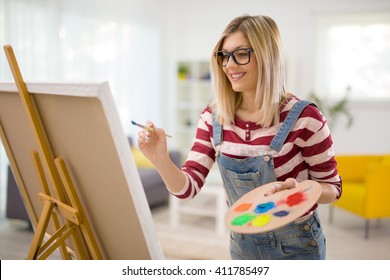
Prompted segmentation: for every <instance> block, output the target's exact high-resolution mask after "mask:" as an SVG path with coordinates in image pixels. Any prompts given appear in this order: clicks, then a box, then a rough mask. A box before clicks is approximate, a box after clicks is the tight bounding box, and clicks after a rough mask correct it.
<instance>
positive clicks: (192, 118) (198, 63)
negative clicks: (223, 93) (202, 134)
mask: <svg viewBox="0 0 390 280" xmlns="http://www.w3.org/2000/svg"><path fill="white" fill-rule="evenodd" d="M176 69H177V71H179V69H180V70H181V71H183V72H185V74H183V73H180V74H179V73H178V72H176V73H175V75H176V87H175V94H176V95H175V98H174V104H173V111H174V116H175V117H174V119H175V120H176V123H175V127H174V130H175V132H174V133H175V134H176V135H178V137H177V142H176V148H177V149H179V150H180V151H181V152H182V153H183V154H184V155H186V154H188V152H189V150H188V149H189V148H191V145H192V142H193V137H194V136H195V134H196V127H197V125H198V122H199V116H200V114H201V113H202V111H203V110H204V108H205V107H206V106H207V104H208V103H209V102H210V101H211V100H212V98H213V95H212V91H211V80H210V64H209V61H208V60H180V61H178V62H177V66H176ZM183 76H185V78H182V77H183ZM205 77H206V78H205Z"/></svg>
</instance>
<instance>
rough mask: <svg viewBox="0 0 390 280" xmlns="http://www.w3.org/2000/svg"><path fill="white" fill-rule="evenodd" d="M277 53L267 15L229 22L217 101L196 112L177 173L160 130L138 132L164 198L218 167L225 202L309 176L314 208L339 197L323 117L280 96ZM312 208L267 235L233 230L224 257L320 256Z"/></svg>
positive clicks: (185, 195) (219, 52)
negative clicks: (317, 191)
mask: <svg viewBox="0 0 390 280" xmlns="http://www.w3.org/2000/svg"><path fill="white" fill-rule="evenodd" d="M281 48H282V47H281V40H280V34H279V31H278V27H277V25H276V24H275V22H274V21H273V20H272V19H271V18H269V17H267V16H248V15H245V16H241V17H238V18H235V19H234V20H233V21H232V22H230V24H229V25H228V26H227V27H226V29H225V31H224V32H223V34H222V36H221V38H220V39H219V41H218V42H217V44H216V46H215V49H214V52H213V55H212V58H211V66H212V79H213V82H214V86H215V92H216V99H215V102H214V103H213V104H210V105H209V106H207V107H206V108H205V110H204V111H203V112H202V114H201V115H200V119H199V123H198V127H197V132H196V139H195V141H194V144H193V147H192V149H191V151H190V152H189V155H188V158H187V160H186V162H185V164H184V166H183V167H182V168H181V169H178V168H177V167H176V166H175V165H174V164H173V163H172V161H171V160H170V158H169V156H168V153H167V145H166V138H165V136H164V131H163V130H162V129H156V130H155V132H153V133H151V132H148V131H145V130H143V131H140V132H139V137H138V145H139V148H140V149H141V151H142V152H143V153H144V155H145V156H146V157H147V158H148V159H149V160H150V161H151V162H152V163H153V164H154V166H155V167H156V169H157V170H158V171H159V173H160V174H161V176H162V178H163V180H164V181H165V183H166V186H167V188H168V190H169V191H170V192H171V194H173V195H175V196H177V197H178V198H181V199H190V198H193V197H194V196H195V195H196V194H198V193H199V192H200V191H201V189H202V186H203V184H204V182H205V179H206V177H207V174H208V173H209V170H210V168H211V167H212V165H213V164H214V163H215V162H217V164H218V166H219V169H220V172H221V176H222V179H223V183H224V188H225V190H226V194H227V200H228V203H229V205H232V204H233V203H234V202H235V201H236V200H237V199H239V198H240V197H241V196H242V195H244V194H245V193H247V192H249V191H251V190H253V189H254V188H256V187H261V186H262V185H264V184H266V183H270V182H275V181H277V182H278V183H276V184H275V186H274V187H271V188H269V189H268V190H267V195H271V194H272V193H275V192H277V191H283V190H285V189H290V188H294V187H296V185H297V182H301V181H303V180H307V179H310V180H315V181H317V182H319V183H320V184H321V187H322V193H321V196H320V198H319V199H318V202H317V203H331V202H333V201H335V200H337V199H338V198H339V197H340V195H341V179H340V177H339V175H338V173H337V169H336V166H337V164H336V162H335V159H334V152H333V148H332V145H333V143H332V139H331V135H330V132H329V129H328V126H327V124H326V120H325V118H324V117H323V116H322V114H321V112H320V111H319V110H318V108H317V107H316V106H314V105H311V104H310V103H309V102H304V101H301V100H299V99H298V98H297V97H296V96H294V95H292V94H291V93H288V92H286V90H285V87H284V69H283V58H282V54H281ZM148 125H150V126H151V127H154V125H153V123H151V122H149V123H148ZM317 206H318V204H316V205H314V206H313V208H312V209H311V210H310V211H308V212H307V213H306V214H305V215H304V216H302V217H300V218H299V219H298V220H296V221H294V222H292V223H290V224H288V225H286V226H284V227H282V228H279V229H276V230H274V231H271V232H267V233H262V234H237V233H233V232H232V233H231V242H230V252H231V257H232V258H233V259H324V258H325V250H326V249H325V237H324V235H323V232H322V229H321V225H320V221H319V217H318V214H317V211H316V208H317Z"/></svg>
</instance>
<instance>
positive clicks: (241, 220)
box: [230, 213, 256, 226]
mask: <svg viewBox="0 0 390 280" xmlns="http://www.w3.org/2000/svg"><path fill="white" fill-rule="evenodd" d="M254 218H256V216H255V215H252V214H249V213H245V214H243V215H240V216H237V217H235V218H234V219H233V221H231V223H230V224H232V225H233V226H243V225H245V224H247V223H248V222H250V221H252V220H253V219H254Z"/></svg>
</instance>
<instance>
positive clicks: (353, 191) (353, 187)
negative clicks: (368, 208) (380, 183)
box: [334, 182, 366, 216]
mask: <svg viewBox="0 0 390 280" xmlns="http://www.w3.org/2000/svg"><path fill="white" fill-rule="evenodd" d="M365 196H366V189H365V185H364V184H360V183H350V182H348V183H343V194H342V196H341V197H340V199H339V200H338V201H336V202H335V203H334V205H335V206H337V207H340V208H343V209H346V210H349V211H352V212H354V213H355V214H358V215H361V216H364V214H365V213H364V212H365V205H364V203H365Z"/></svg>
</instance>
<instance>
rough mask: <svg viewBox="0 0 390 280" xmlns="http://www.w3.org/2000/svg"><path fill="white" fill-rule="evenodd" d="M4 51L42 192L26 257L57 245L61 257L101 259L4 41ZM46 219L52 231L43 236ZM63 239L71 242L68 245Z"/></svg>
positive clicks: (42, 255)
mask: <svg viewBox="0 0 390 280" xmlns="http://www.w3.org/2000/svg"><path fill="white" fill-rule="evenodd" d="M4 51H5V54H6V56H7V60H8V63H9V65H10V68H11V71H12V74H13V77H14V80H15V83H16V87H17V89H18V92H19V95H20V99H21V101H22V104H23V107H24V109H25V112H26V114H27V117H28V120H29V123H30V126H31V128H32V131H33V134H34V136H35V139H36V141H37V143H38V149H39V151H36V150H34V151H32V159H33V161H34V164H35V167H36V172H37V175H38V178H39V180H40V183H41V186H42V192H40V193H39V194H37V195H38V196H39V199H40V201H42V203H43V209H42V212H41V214H40V217H39V219H38V221H37V225H36V228H35V234H34V238H33V240H32V244H31V247H30V250H29V253H28V255H27V258H26V259H46V258H47V257H48V256H50V255H51V254H52V253H53V252H54V250H56V249H57V248H59V249H60V253H61V257H62V258H63V259H72V258H76V259H103V257H102V253H101V252H100V249H99V246H98V244H97V242H96V239H95V237H94V235H93V232H92V229H91V227H90V224H89V222H88V219H87V217H86V214H85V212H84V210H83V207H82V204H81V202H80V200H79V198H78V195H77V193H76V189H75V186H74V184H73V181H72V178H71V175H70V173H69V170H68V167H67V166H66V164H65V161H64V159H63V158H61V157H57V158H54V155H53V152H52V149H51V146H50V142H49V139H48V138H47V135H46V132H45V128H44V126H43V125H42V122H41V119H40V115H39V111H38V109H37V107H36V105H35V102H34V97H33V95H31V94H30V93H29V92H28V91H27V88H26V84H25V83H24V81H23V77H22V74H21V72H20V69H19V66H18V63H17V61H16V58H15V55H14V52H13V49H12V47H11V46H10V45H6V46H4ZM3 134H4V133H2V138H3V137H4V135H3ZM4 138H5V137H4ZM3 142H5V145H4V146H5V149H6V151H7V150H8V151H10V148H9V144H8V143H7V140H6V139H3ZM7 154H8V157H11V158H10V162H11V163H12V162H14V163H15V160H14V159H13V158H12V157H13V156H12V153H11V152H9V153H8V152H7ZM40 154H41V156H40ZM19 187H21V188H24V186H19ZM24 191H25V190H24ZM22 193H23V190H22ZM29 209H31V208H29V207H27V210H28V211H29ZM30 211H32V210H30ZM30 214H31V213H30ZM50 221H52V226H53V227H54V228H53V230H54V234H52V235H51V236H50V237H49V238H48V239H47V240H45V235H46V233H47V230H48V227H49V224H50ZM67 242H69V243H70V244H72V246H71V247H72V249H71V248H70V247H69V246H68V245H67V244H68V243H67Z"/></svg>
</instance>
